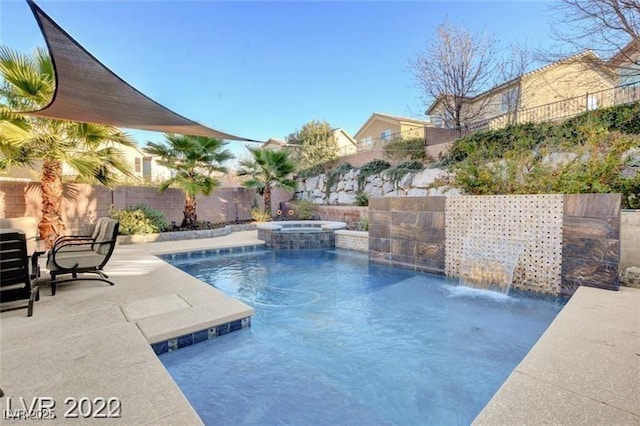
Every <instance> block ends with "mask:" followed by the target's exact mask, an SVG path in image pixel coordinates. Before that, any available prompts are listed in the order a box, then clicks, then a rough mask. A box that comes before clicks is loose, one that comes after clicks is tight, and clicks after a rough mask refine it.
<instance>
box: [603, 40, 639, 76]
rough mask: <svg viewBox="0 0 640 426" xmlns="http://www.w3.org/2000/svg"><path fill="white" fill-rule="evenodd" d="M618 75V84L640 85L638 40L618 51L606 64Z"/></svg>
mask: <svg viewBox="0 0 640 426" xmlns="http://www.w3.org/2000/svg"><path fill="white" fill-rule="evenodd" d="M608 65H609V66H610V67H611V68H612V69H613V70H614V72H615V73H616V74H617V75H618V84H619V85H620V86H624V85H636V84H639V83H640V40H634V41H632V42H630V43H629V44H627V45H626V46H625V47H623V48H622V49H620V52H618V53H617V54H616V55H614V56H613V57H612V58H611V59H610V60H609V62H608Z"/></svg>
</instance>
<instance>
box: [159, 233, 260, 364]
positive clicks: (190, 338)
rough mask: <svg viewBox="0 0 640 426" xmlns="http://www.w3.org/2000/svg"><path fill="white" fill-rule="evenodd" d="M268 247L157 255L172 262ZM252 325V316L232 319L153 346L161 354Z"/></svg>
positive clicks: (231, 248) (252, 246)
mask: <svg viewBox="0 0 640 426" xmlns="http://www.w3.org/2000/svg"><path fill="white" fill-rule="evenodd" d="M266 250H267V248H266V247H265V246H264V244H252V245H246V246H236V247H221V248H212V249H205V250H190V251H185V252H177V253H166V254H158V255H156V256H157V257H159V258H160V259H162V260H164V261H166V262H171V261H179V260H187V259H201V258H204V257H208V256H218V255H225V254H235V253H249V252H254V251H266ZM249 327H251V317H246V318H241V319H239V320H235V321H230V322H227V323H224V324H220V325H217V326H215V327H209V328H204V329H202V330H198V331H194V332H193V333H187V334H183V335H181V336H178V337H173V338H171V339H167V340H163V341H160V342H156V343H152V344H151V348H152V349H153V352H155V354H156V355H161V354H164V353H167V352H173V351H175V350H178V349H182V348H184V347H187V346H191V345H194V344H196V343H200V342H204V341H207V340H211V339H215V338H216V337H218V336H223V335H225V334H228V333H231V332H233V331H238V330H242V329H243V328H249Z"/></svg>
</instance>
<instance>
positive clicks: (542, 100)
mask: <svg viewBox="0 0 640 426" xmlns="http://www.w3.org/2000/svg"><path fill="white" fill-rule="evenodd" d="M618 80H619V78H618V76H617V74H616V73H615V72H614V71H613V70H612V68H611V67H610V66H609V65H608V64H607V63H606V62H604V61H602V60H601V59H600V58H599V57H598V56H597V55H596V54H595V53H593V52H592V51H585V52H582V53H580V54H577V55H574V56H570V57H568V58H564V59H562V60H559V61H556V62H554V63H551V64H549V65H546V66H544V67H542V68H538V69H536V70H534V71H531V72H528V73H526V74H523V75H522V76H520V77H518V78H515V79H513V80H510V81H507V82H505V83H503V84H500V85H499V86H497V87H494V88H493V89H491V90H489V91H486V92H484V93H481V94H479V95H478V96H475V97H473V98H468V99H467V100H466V102H465V103H464V104H463V113H462V116H463V117H462V118H463V120H462V121H463V123H462V124H463V126H465V127H468V128H471V129H473V128H487V127H488V128H500V127H503V126H505V125H507V124H509V123H513V122H520V123H524V122H529V121H534V122H535V121H553V120H555V119H561V118H565V117H569V116H572V115H575V114H578V113H580V112H583V111H585V110H588V109H596V108H599V107H602V106H607V105H613V101H612V100H611V99H608V96H609V93H608V90H610V89H612V88H614V87H615V86H616V85H617V84H618ZM425 113H426V114H427V115H428V116H430V117H431V121H432V122H433V124H434V126H436V127H445V128H446V127H452V120H451V116H450V115H449V114H448V113H447V111H446V110H445V108H444V104H443V102H442V100H441V99H437V100H436V101H434V102H433V103H432V104H431V106H429V108H428V109H427V111H426V112H425ZM467 117H468V118H467Z"/></svg>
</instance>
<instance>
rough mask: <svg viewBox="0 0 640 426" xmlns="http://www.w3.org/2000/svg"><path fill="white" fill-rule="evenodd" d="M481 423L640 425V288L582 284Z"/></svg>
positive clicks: (510, 379) (483, 416)
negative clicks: (617, 289)
mask: <svg viewBox="0 0 640 426" xmlns="http://www.w3.org/2000/svg"><path fill="white" fill-rule="evenodd" d="M474 424H476V425H516V424H517V425H524V424H531V425H539V424H555V425H573V424H589V425H591V424H593V425H595V424H610V425H612V424H616V425H622V424H628V425H638V424H640V290H639V289H633V288H625V287H622V288H621V289H620V291H617V292H616V291H609V290H600V289H594V288H589V287H580V288H579V289H578V291H577V292H576V293H575V295H574V296H573V297H572V298H571V300H570V301H569V303H568V304H567V306H565V307H564V309H563V310H562V311H561V312H560V314H558V316H557V317H556V319H555V320H554V321H553V323H552V324H551V325H550V326H549V328H548V329H547V330H546V331H545V333H544V334H543V335H542V337H541V338H540V340H538V342H537V343H536V345H535V346H534V347H533V348H532V349H531V351H530V352H529V353H528V354H527V356H526V357H525V358H524V360H522V362H521V363H520V364H519V365H518V366H517V367H516V369H515V370H514V371H513V372H512V373H511V375H510V376H509V378H508V379H507V381H506V382H505V383H504V384H503V385H502V387H501V388H500V390H499V391H498V392H497V393H496V395H495V396H494V397H493V399H491V401H490V402H489V404H487V406H486V407H485V408H484V410H482V412H481V413H480V415H478V417H477V418H476V419H475V421H474Z"/></svg>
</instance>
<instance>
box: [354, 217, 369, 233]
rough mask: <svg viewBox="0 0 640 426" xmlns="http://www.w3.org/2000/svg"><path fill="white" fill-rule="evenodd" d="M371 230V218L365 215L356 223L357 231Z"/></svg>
mask: <svg viewBox="0 0 640 426" xmlns="http://www.w3.org/2000/svg"><path fill="white" fill-rule="evenodd" d="M368 230H369V218H368V217H363V218H362V219H360V220H359V221H358V223H357V224H356V231H368Z"/></svg>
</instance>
